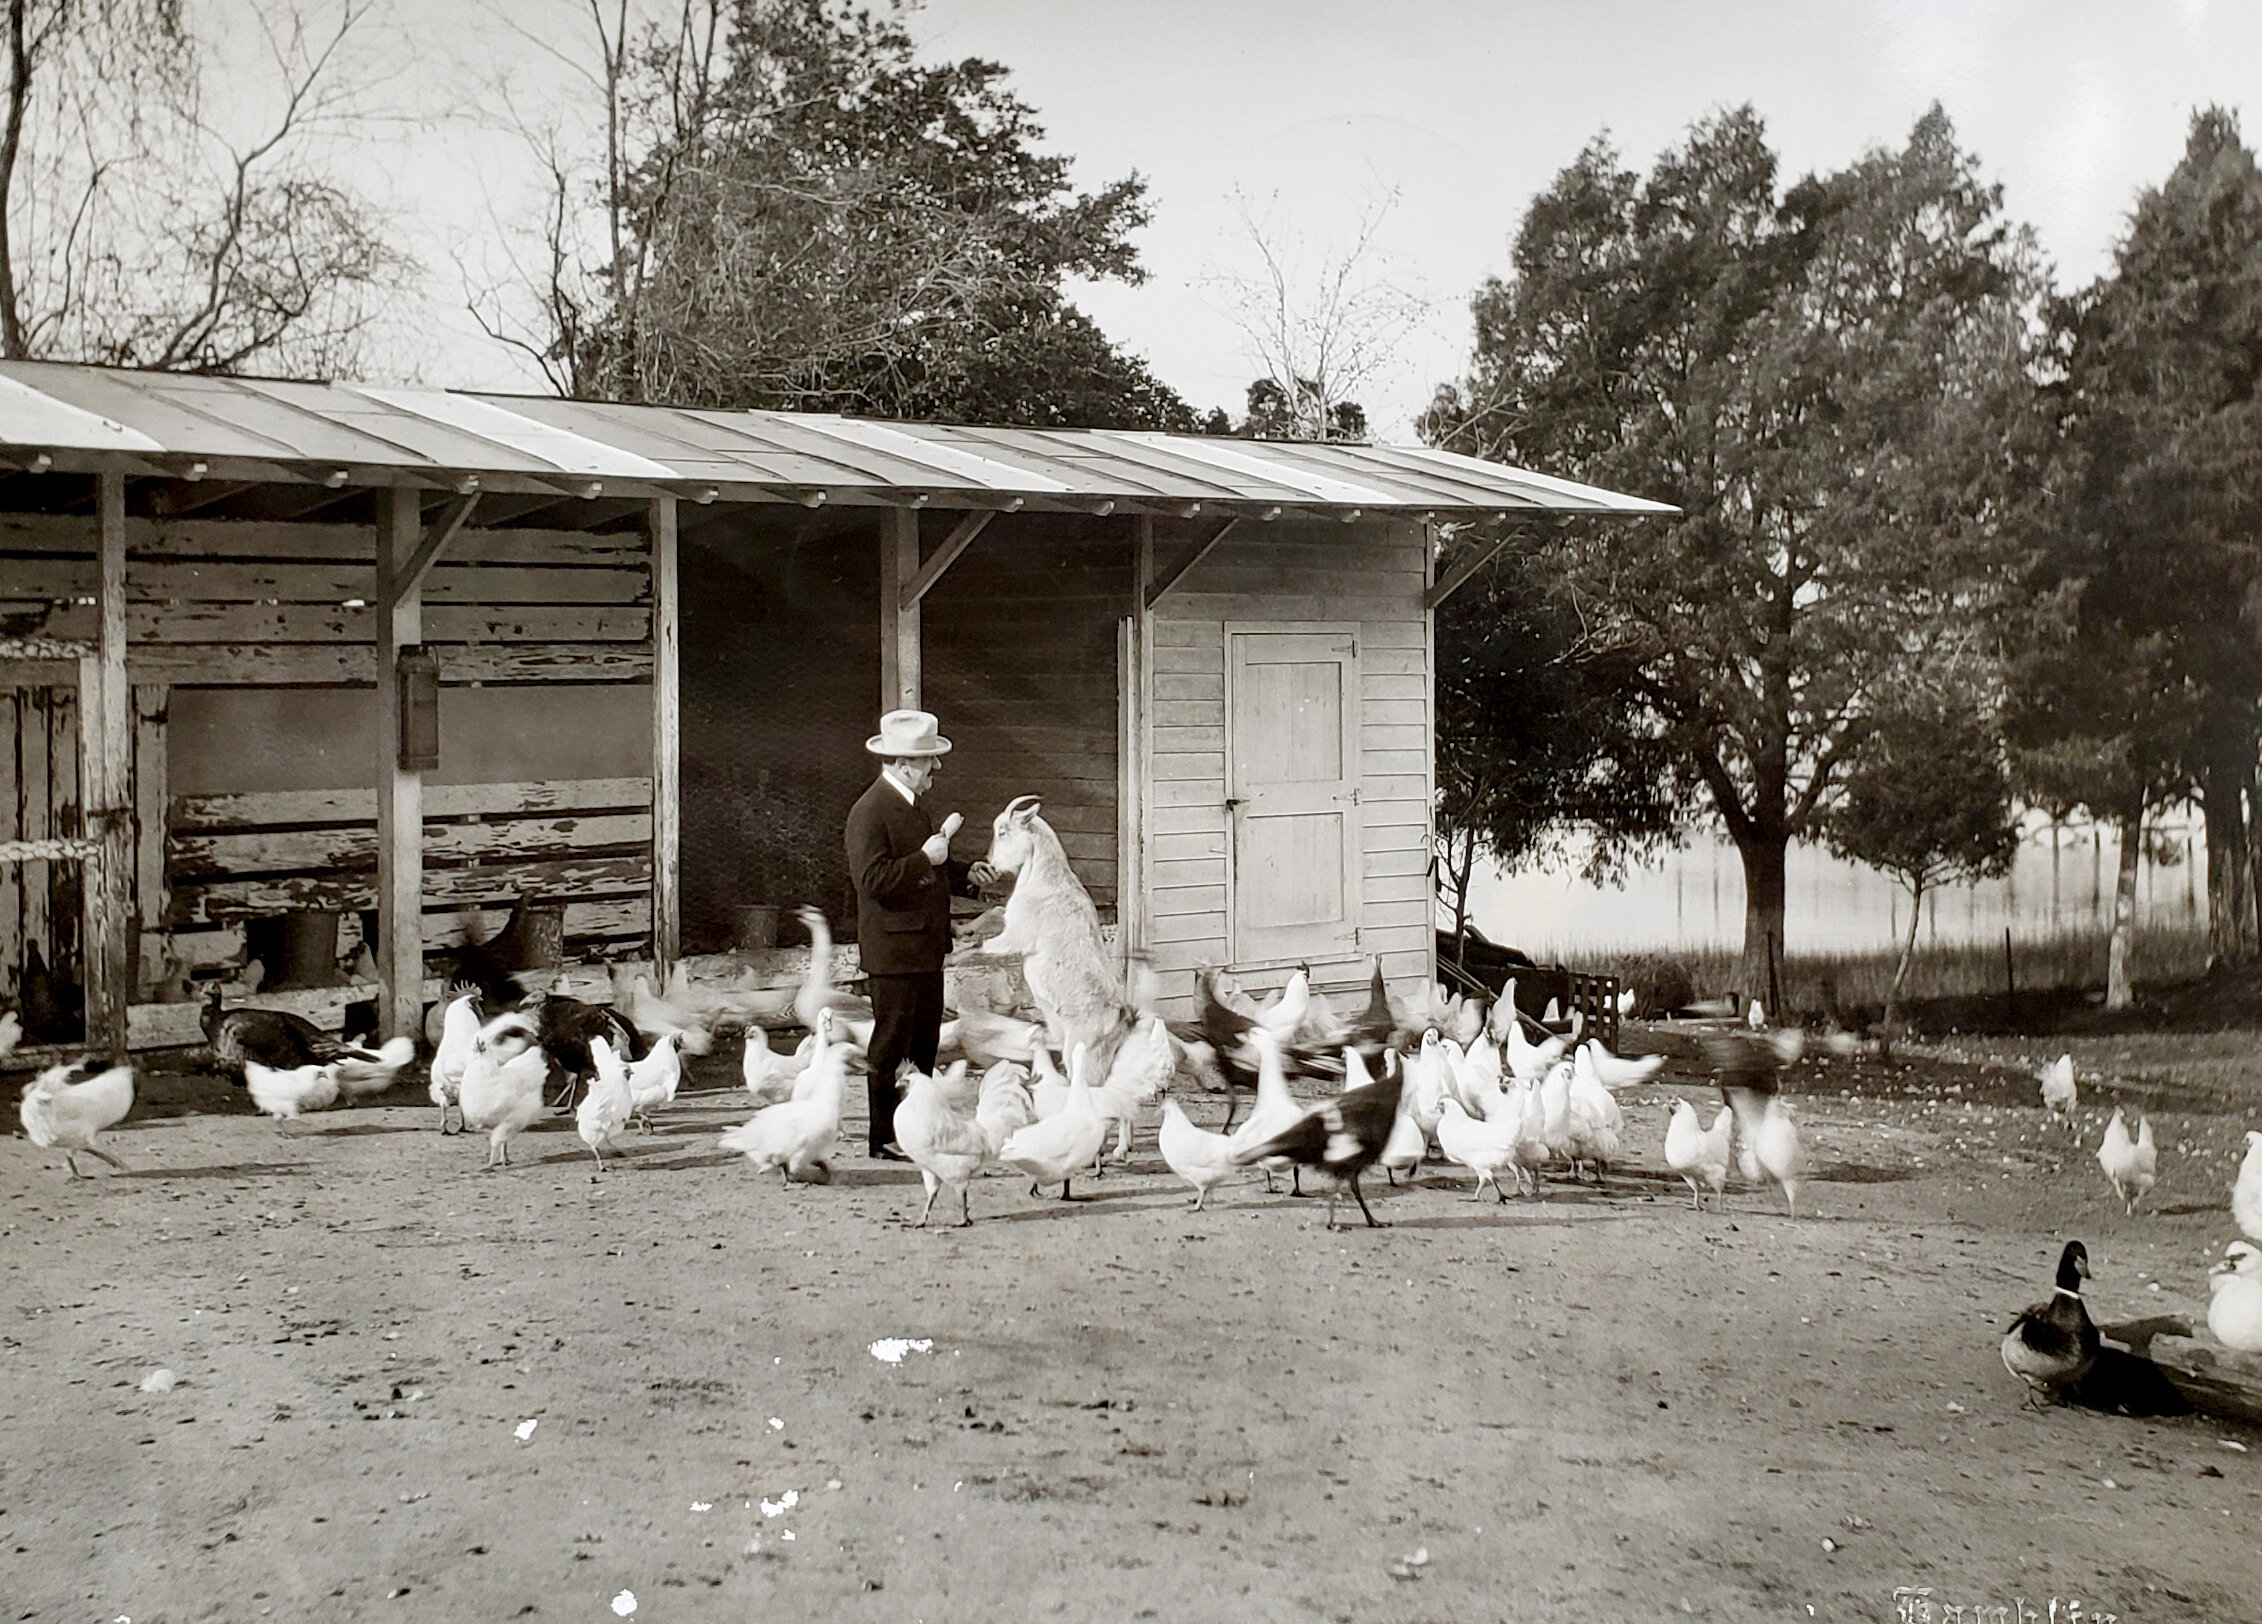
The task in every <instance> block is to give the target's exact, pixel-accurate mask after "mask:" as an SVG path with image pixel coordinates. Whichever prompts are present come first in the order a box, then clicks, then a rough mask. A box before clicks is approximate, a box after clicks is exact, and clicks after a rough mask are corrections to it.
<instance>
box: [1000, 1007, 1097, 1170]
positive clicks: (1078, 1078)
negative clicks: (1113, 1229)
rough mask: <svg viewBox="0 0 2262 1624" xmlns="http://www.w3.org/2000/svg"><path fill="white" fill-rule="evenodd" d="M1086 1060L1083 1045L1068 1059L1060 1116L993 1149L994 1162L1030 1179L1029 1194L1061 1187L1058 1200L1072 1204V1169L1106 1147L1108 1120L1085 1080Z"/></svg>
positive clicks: (1085, 1164)
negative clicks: (1103, 1115)
mask: <svg viewBox="0 0 2262 1624" xmlns="http://www.w3.org/2000/svg"><path fill="white" fill-rule="evenodd" d="M1089 1069H1090V1058H1089V1056H1088V1054H1087V1052H1086V1050H1085V1047H1084V1045H1083V1044H1081V1043H1079V1044H1077V1045H1076V1046H1075V1047H1074V1048H1073V1049H1071V1050H1070V1051H1069V1054H1068V1097H1067V1099H1066V1101H1065V1102H1064V1103H1063V1104H1062V1106H1061V1108H1060V1111H1059V1112H1058V1113H1057V1114H1056V1115H1053V1116H1049V1117H1046V1118H1045V1119H1044V1120H1042V1121H1040V1122H1032V1123H1030V1124H1029V1125H1028V1126H1027V1127H1024V1128H1019V1129H1016V1130H1015V1131H1014V1133H1013V1136H1012V1137H1011V1138H1009V1139H1007V1140H1006V1142H1005V1143H1004V1144H1003V1145H1001V1146H999V1147H998V1155H997V1159H998V1160H999V1161H1001V1162H1003V1163H1004V1164H1005V1165H1006V1166H1008V1167H1011V1168H1014V1169H1016V1170H1018V1171H1020V1172H1023V1173H1026V1174H1027V1175H1028V1176H1029V1193H1030V1194H1031V1195H1035V1194H1036V1193H1037V1192H1038V1190H1039V1189H1040V1188H1041V1187H1042V1186H1044V1185H1047V1184H1058V1185H1059V1186H1060V1199H1061V1200H1063V1201H1073V1200H1075V1199H1076V1197H1075V1195H1074V1194H1073V1193H1072V1191H1071V1190H1070V1188H1069V1181H1070V1180H1071V1179H1072V1178H1073V1177H1074V1176H1075V1174H1076V1171H1077V1169H1079V1168H1083V1167H1088V1166H1090V1165H1091V1164H1092V1163H1093V1162H1094V1161H1095V1160H1097V1159H1098V1157H1099V1153H1100V1146H1102V1145H1103V1144H1105V1143H1106V1142H1107V1120H1106V1118H1104V1117H1102V1116H1101V1115H1100V1108H1099V1102H1098V1100H1097V1099H1096V1098H1095V1097H1094V1096H1093V1093H1092V1086H1091V1080H1090V1078H1089V1077H1087V1076H1086V1075H1085V1074H1086V1072H1087V1071H1088V1070H1089Z"/></svg>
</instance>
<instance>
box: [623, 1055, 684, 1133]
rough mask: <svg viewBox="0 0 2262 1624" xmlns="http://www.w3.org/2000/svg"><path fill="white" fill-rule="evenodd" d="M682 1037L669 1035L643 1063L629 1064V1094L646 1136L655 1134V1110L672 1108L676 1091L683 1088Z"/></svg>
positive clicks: (641, 1061)
mask: <svg viewBox="0 0 2262 1624" xmlns="http://www.w3.org/2000/svg"><path fill="white" fill-rule="evenodd" d="M682 1041H683V1038H682V1035H681V1034H679V1033H674V1032H670V1033H669V1034H667V1035H666V1036H665V1037H663V1038H661V1039H660V1041H659V1042H657V1043H655V1044H653V1045H652V1051H651V1053H649V1054H647V1055H646V1056H645V1057H644V1058H643V1059H642V1060H634V1061H631V1062H629V1067H628V1092H629V1097H630V1098H631V1099H632V1100H633V1101H634V1102H635V1105H636V1120H637V1122H638V1123H640V1124H641V1125H642V1126H643V1129H644V1131H645V1132H646V1133H650V1132H651V1131H652V1117H651V1111H652V1107H653V1106H655V1105H672V1104H673V1103H674V1102H675V1091H676V1090H677V1089H678V1088H680V1087H682V1086H683V1056H682V1054H681V1053H680V1052H678V1050H677V1047H676V1046H677V1044H679V1043H681V1042H682Z"/></svg>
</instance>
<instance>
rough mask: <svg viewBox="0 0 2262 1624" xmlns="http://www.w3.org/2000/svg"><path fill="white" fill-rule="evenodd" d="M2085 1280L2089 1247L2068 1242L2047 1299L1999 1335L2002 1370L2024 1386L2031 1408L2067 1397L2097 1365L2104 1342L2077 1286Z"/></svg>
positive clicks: (2019, 1317) (2026, 1312)
mask: <svg viewBox="0 0 2262 1624" xmlns="http://www.w3.org/2000/svg"><path fill="white" fill-rule="evenodd" d="M2088 1278H2089V1248H2088V1247H2086V1246H2084V1245H2082V1243H2081V1242H2079V1241H2068V1242H2066V1246H2065V1250H2064V1251H2062V1252H2060V1253H2059V1254H2058V1276H2057V1286H2056V1288H2055V1289H2054V1290H2053V1291H2052V1292H2051V1294H2050V1298H2049V1300H2048V1301H2047V1302H2040V1303H2036V1304H2035V1305H2034V1306H2033V1307H2031V1308H2028V1309H2026V1310H2025V1311H2024V1312H2022V1313H2021V1314H2020V1315H2019V1316H2018V1318H2016V1319H2014V1320H2012V1321H2011V1325H2010V1329H2009V1330H2007V1331H2005V1332H2004V1333H2003V1347H2002V1354H2003V1368H2004V1369H2005V1370H2007V1371H2009V1372H2010V1373H2011V1374H2012V1375H2014V1376H2016V1377H2017V1378H2018V1379H2019V1380H2020V1381H2022V1382H2024V1383H2025V1384H2026V1387H2027V1396H2026V1403H2027V1404H2029V1405H2034V1404H2035V1401H2036V1400H2037V1399H2042V1400H2045V1401H2047V1402H2051V1403H2055V1402H2056V1401H2057V1400H2059V1399H2060V1398H2063V1397H2065V1396H2066V1395H2067V1394H2068V1393H2069V1392H2071V1391H2072V1390H2073V1389H2074V1387H2075V1386H2076V1385H2077V1384H2078V1383H2079V1382H2080V1381H2081V1378H2082V1377H2083V1376H2085V1375H2087V1374H2088V1372H2089V1367H2090V1366H2091V1365H2093V1364H2095V1363H2096V1362H2097V1353H2098V1350H2099V1349H2100V1348H2102V1347H2103V1346H2104V1342H2103V1339H2102V1338H2100V1337H2099V1336H2098V1334H2097V1327H2096V1326H2095V1325H2094V1324H2092V1323H2091V1322H2090V1318H2089V1308H2088V1305H2086V1304H2085V1303H2083V1302H2082V1300H2081V1283H2082V1282H2083V1281H2084V1280H2086V1279H2088Z"/></svg>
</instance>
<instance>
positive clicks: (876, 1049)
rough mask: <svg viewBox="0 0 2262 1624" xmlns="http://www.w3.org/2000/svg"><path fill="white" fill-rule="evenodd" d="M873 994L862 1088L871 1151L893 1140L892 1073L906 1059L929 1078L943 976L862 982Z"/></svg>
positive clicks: (931, 974)
mask: <svg viewBox="0 0 2262 1624" xmlns="http://www.w3.org/2000/svg"><path fill="white" fill-rule="evenodd" d="M866 985H867V986H869V987H870V989H871V993H872V1046H871V1050H870V1055H871V1061H872V1075H871V1077H870V1079H869V1080H868V1083H867V1091H868V1098H869V1100H870V1102H871V1108H872V1149H873V1150H874V1151H875V1152H876V1151H878V1150H879V1148H880V1147H881V1146H882V1145H885V1144H887V1143H889V1142H890V1141H891V1140H893V1139H894V1138H895V1107H896V1100H897V1093H896V1082H895V1079H896V1072H897V1070H898V1069H899V1068H900V1067H901V1066H902V1064H903V1062H904V1061H906V1060H908V1061H910V1062H911V1064H912V1065H913V1066H915V1067H917V1068H918V1069H919V1070H921V1071H923V1072H926V1073H928V1074H930V1075H932V1074H933V1072H934V1069H935V1045H936V1041H937V1036H938V1034H939V1032H940V1030H941V1027H942V1018H943V973H942V972H941V971H940V970H928V971H921V972H917V973H915V974H912V975H895V976H889V975H879V976H869V977H867V978H866Z"/></svg>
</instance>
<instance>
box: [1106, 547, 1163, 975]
mask: <svg viewBox="0 0 2262 1624" xmlns="http://www.w3.org/2000/svg"><path fill="white" fill-rule="evenodd" d="M1131 535H1132V553H1133V568H1132V576H1131V605H1130V609H1131V612H1130V613H1129V614H1128V615H1126V616H1125V617H1124V619H1123V640H1122V646H1121V648H1120V651H1119V658H1118V659H1117V662H1116V669H1117V673H1118V674H1117V678H1116V681H1117V683H1118V684H1119V691H1118V695H1117V699H1118V703H1119V704H1120V706H1121V719H1120V720H1119V722H1118V724H1117V726H1118V728H1119V730H1120V732H1121V737H1120V739H1119V740H1118V741H1117V759H1116V769H1115V778H1116V790H1115V795H1116V802H1115V823H1116V858H1115V932H1116V937H1117V940H1118V945H1119V946H1120V947H1121V948H1122V950H1123V966H1124V970H1125V972H1126V973H1128V972H1129V970H1130V967H1131V959H1132V957H1133V955H1135V954H1138V953H1142V952H1144V951H1145V950H1146V946H1147V827H1146V825H1147V698H1148V695H1149V694H1150V693H1151V692H1152V690H1153V683H1152V681H1151V679H1150V673H1151V672H1152V671H1153V669H1154V657H1153V654H1152V648H1153V643H1154V612H1153V610H1152V609H1150V608H1149V607H1148V604H1147V588H1148V587H1149V586H1151V585H1152V584H1153V583H1154V577H1155V521H1154V520H1153V519H1152V518H1150V517H1148V516H1146V515H1145V514H1138V515H1135V516H1134V517H1133V518H1132V520H1131Z"/></svg>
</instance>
